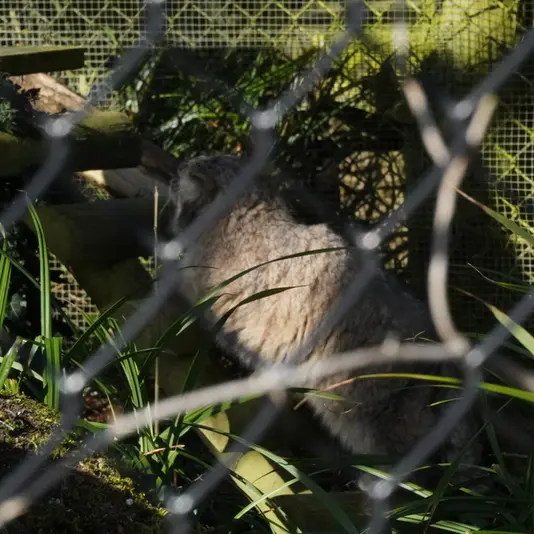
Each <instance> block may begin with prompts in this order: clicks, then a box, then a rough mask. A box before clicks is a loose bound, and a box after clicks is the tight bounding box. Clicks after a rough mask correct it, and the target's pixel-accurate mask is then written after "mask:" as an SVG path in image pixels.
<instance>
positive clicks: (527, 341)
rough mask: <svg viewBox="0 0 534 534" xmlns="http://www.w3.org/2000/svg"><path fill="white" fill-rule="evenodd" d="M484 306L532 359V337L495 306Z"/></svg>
mask: <svg viewBox="0 0 534 534" xmlns="http://www.w3.org/2000/svg"><path fill="white" fill-rule="evenodd" d="M486 306H487V307H488V309H489V310H490V311H491V313H493V315H494V316H495V318H496V319H497V320H498V321H499V322H500V323H501V324H502V325H503V326H505V327H506V328H507V329H508V330H509V331H510V333H511V334H512V336H514V337H515V339H517V341H519V343H521V345H523V347H525V349H527V351H528V352H529V355H530V356H531V357H532V358H534V336H533V335H532V334H531V333H530V332H528V331H527V330H526V329H525V328H523V327H522V326H521V325H519V324H517V323H516V322H514V321H512V319H510V317H508V315H506V314H505V313H504V312H502V311H501V310H499V308H497V307H496V306H493V305H492V304H487V305H486Z"/></svg>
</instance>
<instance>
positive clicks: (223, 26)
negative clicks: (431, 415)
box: [0, 0, 533, 330]
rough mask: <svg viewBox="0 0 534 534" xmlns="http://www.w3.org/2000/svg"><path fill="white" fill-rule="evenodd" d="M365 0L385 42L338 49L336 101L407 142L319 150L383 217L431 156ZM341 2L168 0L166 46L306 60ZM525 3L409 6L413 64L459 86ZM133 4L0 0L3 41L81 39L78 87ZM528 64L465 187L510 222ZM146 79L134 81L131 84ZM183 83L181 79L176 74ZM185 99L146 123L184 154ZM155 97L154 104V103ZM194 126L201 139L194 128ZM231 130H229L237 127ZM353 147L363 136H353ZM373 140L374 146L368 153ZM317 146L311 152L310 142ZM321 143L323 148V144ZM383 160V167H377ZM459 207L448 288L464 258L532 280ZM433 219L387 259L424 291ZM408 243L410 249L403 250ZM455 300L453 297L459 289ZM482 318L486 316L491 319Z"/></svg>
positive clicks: (390, 5)
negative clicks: (407, 112) (371, 116)
mask: <svg viewBox="0 0 534 534" xmlns="http://www.w3.org/2000/svg"><path fill="white" fill-rule="evenodd" d="M366 6H367V8H368V14H367V16H366V21H365V29H366V35H368V36H369V38H370V39H371V40H372V41H373V42H374V43H375V45H379V46H380V47H381V48H380V51H378V50H376V49H375V50H373V46H372V45H371V44H369V43H366V44H362V43H360V42H358V43H354V44H353V45H352V46H351V48H350V50H349V51H347V54H346V55H352V56H353V61H352V62H351V61H348V63H347V68H346V71H345V75H346V76H349V78H350V82H349V84H350V85H351V87H350V90H351V91H352V93H353V94H352V95H350V96H349V95H348V94H343V92H342V91H339V96H338V97H336V99H337V100H338V101H339V100H342V99H347V98H351V99H352V100H353V102H356V101H357V102H356V106H357V108H358V109H359V110H362V109H363V110H368V111H375V112H377V114H378V113H379V114H380V117H381V118H380V119H378V120H381V121H382V120H383V119H382V117H383V116H384V115H389V116H390V117H393V118H394V119H396V120H397V121H398V122H397V123H396V124H394V126H393V128H394V129H396V132H394V134H396V135H397V137H403V138H404V139H403V142H404V149H403V150H402V152H401V151H399V150H392V148H393V147H392V144H393V145H394V143H389V145H390V146H389V147H388V146H387V145H388V143H384V138H383V136H382V137H381V138H380V141H381V143H382V146H380V147H378V148H377V147H376V146H374V147H370V144H369V143H367V144H366V143H363V146H356V147H355V148H357V151H355V152H352V153H350V154H346V153H345V154H341V153H340V152H341V151H337V152H336V153H335V154H334V156H332V154H329V155H328V159H329V161H328V162H326V161H325V159H326V158H322V162H321V164H322V168H321V170H322V172H323V174H324V175H327V174H330V175H332V174H333V173H337V174H338V180H339V181H340V187H341V188H342V194H343V195H344V198H345V199H346V200H347V201H348V202H352V204H351V205H353V206H354V205H355V204H357V205H358V206H357V207H356V206H355V207H356V210H355V211H356V213H357V215H358V216H360V217H361V216H362V215H363V216H364V217H363V218H365V219H366V220H373V219H375V218H376V217H377V216H381V215H383V214H384V210H386V211H387V210H391V209H392V207H393V206H395V205H396V200H395V198H398V199H402V194H403V189H404V187H405V186H406V183H408V185H409V182H410V176H418V175H419V174H420V172H421V171H422V169H424V167H425V165H427V164H428V161H427V160H426V158H425V156H424V151H423V150H422V146H421V144H420V142H419V140H418V138H417V134H415V135H414V134H410V133H409V131H408V132H407V131H406V124H405V122H404V121H405V119H406V117H405V116H403V112H402V110H401V111H399V108H401V107H402V96H401V95H400V93H399V91H398V88H397V87H396V85H395V82H394V81H393V79H392V78H391V77H389V78H388V73H387V69H384V63H385V62H386V61H387V59H388V56H389V54H391V53H392V51H393V42H392V39H391V32H392V27H393V26H392V24H393V21H394V17H395V9H396V8H395V3H394V2H392V1H376V2H368V3H367V4H366ZM345 9H346V3H345V2H319V1H307V2H306V1H291V2H290V1H287V2H265V1H252V0H251V1H247V2H244V1H243V2H237V1H236V2H213V1H206V2H203V3H202V2H169V3H167V5H166V21H167V31H166V34H165V46H166V47H169V46H171V47H173V46H174V47H183V46H186V47H192V48H195V49H197V50H201V49H205V50H210V51H211V50H213V48H214V47H218V49H219V50H227V51H228V54H227V57H226V59H225V61H226V64H228V55H232V50H236V49H241V50H243V49H247V48H248V49H251V48H252V50H253V51H254V50H258V47H259V48H263V49H264V50H270V52H269V54H270V55H271V56H273V55H274V56H275V57H276V56H279V57H285V56H284V54H288V55H289V56H290V57H292V58H295V57H302V56H303V55H305V54H306V53H307V52H306V51H308V50H309V49H310V47H316V49H317V50H319V51H320V50H321V49H323V48H324V46H327V45H328V44H329V43H330V42H331V41H332V38H333V36H334V35H335V32H336V31H337V30H339V29H340V28H341V26H342V22H343V15H344V11H345ZM531 11H532V9H531V6H530V4H529V3H528V2H520V1H518V0H515V1H509V2H501V1H491V2H486V1H481V2H461V1H455V2H451V1H449V2H435V1H434V0H432V1H428V0H425V1H417V2H409V3H406V4H405V5H404V7H403V16H404V19H405V20H406V21H407V23H408V24H409V33H410V46H411V55H410V68H411V69H412V70H413V71H415V70H423V71H424V72H427V73H428V74H431V75H432V77H433V78H434V79H435V80H437V81H438V82H439V83H440V84H441V85H442V86H443V87H444V88H445V89H447V90H453V91H460V92H462V91H463V90H464V89H465V88H466V87H469V86H470V84H472V83H474V82H475V81H476V80H477V79H480V77H481V76H483V75H484V73H487V72H488V69H490V68H491V65H492V64H493V62H494V61H495V60H497V59H498V58H499V57H501V55H502V50H503V49H505V48H506V47H509V46H511V45H512V44H513V43H515V42H517V40H518V39H519V38H520V37H521V35H522V34H523V33H524V31H525V29H526V28H528V27H531V26H532V13H531ZM141 13H142V5H141V3H139V2H133V1H128V2H120V1H113V0H108V1H106V2H98V1H85V2H73V1H59V2H32V1H27V2H4V3H3V4H2V6H0V20H1V21H2V24H1V26H0V28H2V32H3V33H2V35H3V43H4V44H6V45H12V44H17V43H20V44H35V45H42V44H54V45H59V44H70V45H78V46H83V47H84V48H86V50H87V62H86V67H85V68H84V69H82V70H80V71H73V72H65V73H59V76H60V79H61V76H64V78H63V79H64V80H66V81H67V83H68V85H69V86H70V87H72V88H73V89H74V90H77V91H79V92H80V93H81V94H83V95H86V94H87V93H88V91H89V88H90V87H91V84H92V83H94V82H95V81H96V80H97V79H98V78H99V77H101V76H102V75H103V74H104V73H105V72H106V69H107V68H108V67H109V61H110V57H112V56H114V55H115V54H116V53H117V52H118V51H119V50H120V48H121V47H123V46H128V45H130V44H132V43H133V42H134V40H135V38H136V36H137V35H138V32H139V28H140V24H141V23H142V17H141ZM253 53H255V52H253ZM234 57H235V52H234ZM280 63H282V62H280ZM250 65H251V64H249V65H248V66H247V65H246V64H243V65H242V66H241V67H239V66H238V68H242V69H244V70H243V72H247V71H246V69H247V68H249V67H250ZM279 68H282V67H279ZM162 70H163V72H161V73H160V75H159V76H160V78H161V80H160V83H159V85H155V84H153V87H152V93H154V91H156V90H158V91H160V92H161V93H165V92H170V91H173V90H175V88H176V84H177V83H178V80H177V78H176V76H174V77H173V76H172V75H171V76H169V75H168V73H165V72H164V69H162ZM174 70H175V69H174ZM249 73H250V70H249ZM531 73H532V69H531V67H530V66H529V65H527V66H526V67H524V69H523V71H522V73H521V74H520V75H516V76H515V77H514V80H513V81H510V82H509V83H508V85H507V87H506V89H505V93H504V94H503V99H502V105H501V108H500V111H499V120H498V121H496V122H495V124H494V126H493V127H492V129H491V131H490V134H489V136H488V138H487V139H486V141H485V144H484V147H483V161H484V164H485V166H486V169H487V170H489V172H490V173H492V175H493V176H492V177H488V176H480V175H478V178H477V177H475V178H474V179H473V180H471V181H470V184H472V185H471V187H472V188H473V190H472V193H473V194H475V196H477V198H479V199H480V200H489V201H490V202H491V203H492V205H493V206H494V207H495V208H496V209H498V210H499V211H503V210H504V211H507V212H508V213H509V214H513V216H514V217H516V218H518V220H520V219H522V218H528V216H529V209H530V202H531V201H530V195H531V193H530V191H529V190H530V185H529V184H530V178H529V177H530V176H531V175H532V173H531V165H532V163H531V162H532V157H531V156H532V153H531V151H530V148H529V147H530V146H531V143H532V125H531V122H532V109H533V108H532V96H531V95H532V91H531V82H530V77H531ZM166 76H167V79H166V78H165V77H166ZM142 81H143V80H142V79H138V80H137V83H138V85H139V84H142ZM181 81H182V83H183V82H184V80H183V79H182V80H181ZM235 81H236V80H232V82H235ZM232 82H230V83H232ZM186 83H190V80H189V79H187V80H186ZM254 90H257V89H256V88H254V87H251V89H250V91H251V92H253V91H254ZM349 92H350V91H349ZM355 95H357V97H356V96H355ZM151 98H152V101H154V99H155V97H154V95H153V94H152V95H151ZM187 98H188V100H187V99H183V100H181V101H177V100H175V101H174V102H172V103H173V104H174V105H175V106H176V110H175V115H174V117H173V119H174V120H173V121H171V120H170V117H169V120H168V121H167V124H166V125H163V124H159V125H149V126H152V131H151V132H149V133H150V134H151V135H153V134H154V129H155V128H161V129H162V128H163V127H166V128H167V129H168V128H169V127H173V128H175V129H176V138H179V137H180V136H181V141H179V140H178V139H177V140H176V142H175V143H174V144H173V146H172V147H170V149H171V150H172V151H173V152H174V153H177V154H180V153H181V151H182V150H181V149H180V146H187V145H190V142H189V140H190V137H189V134H190V130H188V128H187V127H186V126H185V123H186V121H188V117H187V112H185V111H183V110H184V109H190V108H189V106H190V105H192V104H194V101H195V99H197V97H196V96H194V95H188V97H187ZM160 100H161V99H160ZM169 102H171V100H169ZM107 105H113V106H121V105H123V103H118V102H117V101H116V100H114V99H112V100H111V101H110V102H109V103H107ZM154 105H156V104H152V106H154ZM186 105H187V106H188V107H187V108H186V107H185V106H186ZM155 109H158V108H155ZM133 111H138V110H137V109H134V110H133ZM153 113H155V111H153ZM375 117H376V114H375ZM346 122H348V124H349V127H350V128H352V132H350V134H347V132H346V131H345V132H344V131H341V132H340V133H339V135H338V138H337V139H336V140H335V141H336V144H337V146H338V147H339V146H342V145H345V147H349V146H350V145H351V144H352V145H354V144H355V140H354V131H355V130H356V129H357V128H362V127H363V128H365V129H368V125H367V124H365V125H362V124H361V122H360V121H358V120H357V119H355V120H353V121H352V122H351V121H346ZM145 126H146V125H145ZM196 135H197V136H198V137H199V138H200V135H199V132H196ZM231 135H233V136H234V137H235V136H236V132H233V133H232V134H231ZM410 135H411V136H412V137H410ZM220 136H221V133H220V132H219V131H217V129H216V128H215V127H212V128H205V129H204V131H203V132H202V145H203V147H210V148H212V149H220V148H221V140H220ZM233 143H234V144H236V143H237V141H236V140H235V139H234V141H233ZM359 144H360V145H362V143H361V142H359ZM369 147H370V148H371V149H372V151H369V150H367V149H368V148H369ZM313 148H314V149H316V147H315V146H314V147H313ZM394 148H397V147H394ZM321 149H322V150H323V151H324V148H323V147H321ZM188 151H189V153H190V154H191V146H188ZM345 152H346V151H345ZM319 159H321V158H320V156H319V155H318V156H317V157H316V158H315V161H314V162H313V164H314V165H315V166H316V167H317V166H318V165H319V163H318V160H319ZM385 169H387V170H388V171H389V172H387V173H384V170H385ZM377 176H379V177H383V176H387V177H388V179H389V180H392V181H393V182H394V184H393V183H390V184H383V185H380V184H378V183H377ZM496 177H498V178H496ZM379 179H382V178H379ZM496 181H498V184H496V183H495V182H496ZM503 188H504V189H506V190H513V191H519V190H520V189H523V192H522V193H521V196H520V198H511V197H510V195H506V194H503ZM386 190H387V191H388V192H387V197H384V196H383V195H382V196H381V197H380V198H378V197H377V195H378V192H379V191H386ZM527 190H528V191H527ZM523 193H524V194H523ZM355 195H356V196H355ZM362 197H365V199H362ZM371 197H373V198H371ZM374 197H377V198H374ZM358 210H359V211H358ZM461 211H462V213H463V211H466V212H467V213H466V214H465V217H466V221H469V222H467V223H463V222H462V223H459V224H458V225H457V226H458V228H459V230H458V239H457V242H456V245H457V246H455V247H454V249H453V252H452V254H453V260H452V264H453V268H452V277H453V285H454V282H455V281H456V280H457V279H458V280H459V278H460V277H462V276H465V274H466V265H468V264H473V265H474V266H475V267H476V268H478V269H483V270H485V273H486V274H487V275H489V273H490V272H491V271H495V270H497V271H500V272H508V273H510V274H511V275H512V274H513V275H515V276H517V277H518V278H519V279H522V280H530V278H531V276H532V256H531V252H530V250H529V249H528V247H527V248H525V245H524V244H517V245H515V246H516V247H519V248H520V250H519V251H518V252H517V253H515V252H511V253H510V254H508V255H502V254H499V255H498V257H495V256H496V255H494V254H492V251H493V250H495V248H496V247H497V248H499V247H501V245H502V244H503V240H505V239H506V236H504V235H503V234H502V233H500V232H499V231H497V233H496V234H495V232H488V231H487V228H486V227H485V222H481V221H480V220H478V221H477V217H476V216H475V215H472V214H471V213H470V212H469V209H468V208H465V210H464V208H461ZM430 216H431V213H430V212H427V213H423V212H422V213H421V215H420V216H419V218H418V219H417V222H412V224H411V226H412V228H411V229H410V231H411V232H412V233H411V235H412V236H413V237H412V238H411V244H410V246H409V247H408V244H407V233H405V235H404V237H402V236H401V237H399V238H398V239H397V241H396V243H397V245H398V247H399V252H398V254H397V256H394V257H392V259H391V265H392V266H394V267H395V269H397V270H399V269H406V265H407V261H408V256H409V257H410V262H411V264H410V265H411V267H410V269H409V272H407V273H406V276H407V278H408V279H409V280H410V282H411V283H413V284H414V285H415V286H416V287H418V288H419V290H420V291H424V280H423V278H422V277H421V276H420V273H422V272H424V271H425V265H426V264H427V261H428V254H427V251H428V239H429V234H428V228H429V219H428V217H430ZM473 217H474V219H473ZM482 221H483V219H482ZM408 248H409V249H410V251H411V252H410V254H409V255H408V252H407V249H408ZM469 270H470V269H469V268H467V271H469ZM477 278H480V277H478V276H477ZM458 284H460V282H459V281H458ZM463 289H465V287H464V288H463ZM73 290H75V289H74V288H73ZM482 290H483V291H482V292H483V294H485V295H487V298H488V300H489V301H492V302H496V303H500V304H501V305H502V306H506V305H507V304H509V302H507V301H506V298H507V293H506V292H505V291H503V290H502V289H501V288H500V287H499V286H497V285H495V284H493V285H490V284H487V285H485V286H484V287H483V288H482ZM462 299H463V297H462ZM453 302H456V299H455V297H453ZM459 306H460V310H459V311H460V313H461V315H463V318H460V319H459V320H460V324H462V326H464V327H465V328H467V329H471V330H472V329H473V328H474V326H475V324H478V322H479V321H481V320H484V313H485V312H484V311H481V308H480V306H477V305H476V304H475V303H468V304H467V305H466V303H465V302H462V303H461V304H460V305H459ZM88 309H90V308H88ZM463 310H465V313H463ZM481 314H482V315H481ZM485 319H486V320H488V319H489V320H491V318H488V317H487V316H486V317H485Z"/></svg>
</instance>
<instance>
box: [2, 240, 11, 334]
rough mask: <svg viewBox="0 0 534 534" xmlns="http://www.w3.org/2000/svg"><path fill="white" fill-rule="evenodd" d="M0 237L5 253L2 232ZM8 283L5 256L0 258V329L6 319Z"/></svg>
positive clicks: (6, 259)
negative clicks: (0, 237)
mask: <svg viewBox="0 0 534 534" xmlns="http://www.w3.org/2000/svg"><path fill="white" fill-rule="evenodd" d="M2 236H3V239H2V250H3V251H4V252H6V251H7V247H8V241H7V236H6V234H5V233H4V232H2ZM10 282H11V262H10V261H9V259H8V258H7V257H6V256H5V255H2V256H1V257H0V328H2V327H3V326H4V319H5V318H6V310H7V304H8V296H9V286H10Z"/></svg>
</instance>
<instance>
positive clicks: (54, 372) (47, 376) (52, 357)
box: [43, 336, 63, 410]
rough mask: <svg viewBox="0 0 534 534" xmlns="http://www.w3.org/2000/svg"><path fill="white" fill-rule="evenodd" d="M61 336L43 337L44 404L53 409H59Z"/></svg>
mask: <svg viewBox="0 0 534 534" xmlns="http://www.w3.org/2000/svg"><path fill="white" fill-rule="evenodd" d="M62 344H63V338H62V337H57V336H54V337H49V338H45V340H44V345H45V353H46V367H45V370H44V372H43V379H44V386H45V388H46V394H45V399H44V400H45V404H46V405H47V406H48V407H50V408H52V409H53V410H59V380H58V378H59V376H60V372H61V347H62Z"/></svg>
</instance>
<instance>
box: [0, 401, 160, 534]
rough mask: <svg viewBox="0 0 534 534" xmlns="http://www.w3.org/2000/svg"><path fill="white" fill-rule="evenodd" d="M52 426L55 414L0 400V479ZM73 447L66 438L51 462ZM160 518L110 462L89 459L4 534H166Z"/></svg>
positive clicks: (36, 406)
mask: <svg viewBox="0 0 534 534" xmlns="http://www.w3.org/2000/svg"><path fill="white" fill-rule="evenodd" d="M57 424H58V417H57V414H56V413H55V412H53V411H52V410H49V409H48V408H47V407H45V406H43V405H41V404H39V403H37V402H35V401H33V400H31V399H29V398H27V397H24V396H20V395H17V396H16V397H8V396H0V477H3V476H5V474H6V473H7V472H8V471H10V470H11V469H12V468H13V467H15V466H16V465H17V464H18V463H19V462H20V461H21V460H23V459H24V458H25V457H27V456H28V455H31V454H34V452H35V451H36V449H37V448H38V447H39V446H40V445H42V444H43V443H45V442H46V440H47V438H48V436H49V435H50V433H51V431H52V430H53V429H54V428H55V427H56V426H57ZM75 443H76V439H75V437H74V436H70V437H67V438H66V439H65V440H64V442H63V443H62V444H61V446H60V447H59V448H58V449H57V450H56V453H55V456H56V457H61V456H62V455H63V454H65V452H66V451H68V450H69V449H70V448H71V447H72V446H73V445H74V444H75ZM165 515H166V512H165V510H164V509H162V508H161V507H159V506H158V505H157V504H156V503H154V502H152V500H151V499H150V497H149V496H148V495H146V494H145V493H143V492H142V491H140V490H139V489H138V485H137V483H136V481H134V480H133V479H132V478H129V477H125V476H123V475H121V473H120V472H119V470H118V468H117V465H116V463H115V461H114V460H113V459H112V458H110V457H107V456H100V455H93V456H91V457H89V458H88V459H86V460H85V461H84V462H81V463H80V464H78V465H77V467H76V469H75V470H73V471H72V472H71V473H70V474H69V475H68V476H67V477H66V478H64V479H63V480H62V481H61V482H60V483H59V484H57V485H56V486H54V488H53V489H52V490H51V491H50V492H49V493H48V494H47V495H46V496H45V497H44V498H43V499H42V500H40V501H38V502H36V503H34V504H33V506H32V507H31V508H30V509H29V510H28V511H27V512H26V514H24V515H23V516H21V517H19V518H17V519H15V520H14V521H12V522H11V523H9V524H8V526H7V528H6V529H4V531H3V532H5V533H9V534H19V533H20V534H22V533H25V534H40V533H45V532H46V533H48V532H54V533H58V534H60V533H65V534H71V533H72V534H81V533H87V532H93V531H94V532H99V533H104V534H107V533H109V534H119V533H127V532H128V533H129V532H135V533H140V534H157V533H162V532H165V528H164V527H165V519H164V518H165Z"/></svg>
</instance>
